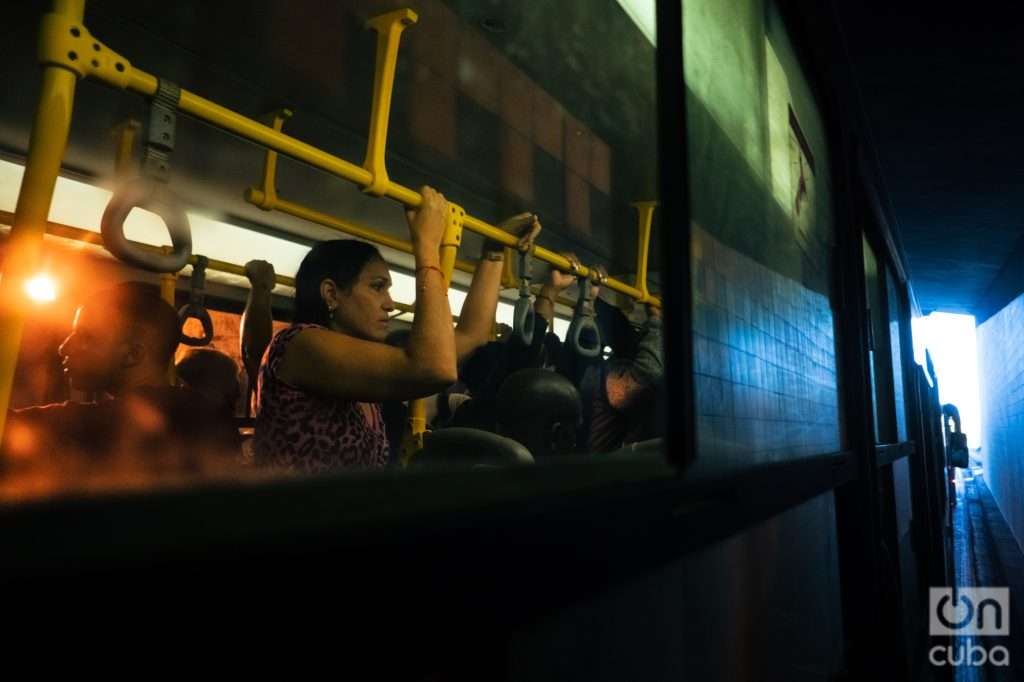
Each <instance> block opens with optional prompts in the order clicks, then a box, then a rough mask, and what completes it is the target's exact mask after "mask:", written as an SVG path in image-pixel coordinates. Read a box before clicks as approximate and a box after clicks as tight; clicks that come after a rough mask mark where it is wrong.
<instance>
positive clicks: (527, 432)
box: [498, 369, 581, 459]
mask: <svg viewBox="0 0 1024 682" xmlns="http://www.w3.org/2000/svg"><path fill="white" fill-rule="evenodd" d="M580 407H581V406H580V396H579V393H578V392H577V391H576V387H575V386H573V385H572V382H570V381H569V380H568V379H566V378H565V377H564V376H562V375H561V374H558V373H556V372H552V371H549V370H546V369H522V370H519V371H518V372H515V373H514V374H512V375H511V376H510V377H509V378H508V379H506V380H505V383H503V384H502V386H501V390H500V391H498V434H500V435H502V436H505V437H506V438H511V439H513V440H516V441H518V442H520V443H522V444H523V445H525V446H526V448H527V449H528V450H529V451H530V454H532V455H533V457H534V459H542V458H544V457H551V456H553V455H568V454H572V453H573V451H574V450H575V449H576V429H577V426H578V422H579V419H580V413H581V409H580Z"/></svg>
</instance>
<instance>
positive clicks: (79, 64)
mask: <svg viewBox="0 0 1024 682" xmlns="http://www.w3.org/2000/svg"><path fill="white" fill-rule="evenodd" d="M39 30H40V33H39V61H40V63H42V64H43V65H53V66H62V67H64V68H66V69H68V70H69V71H72V72H74V73H75V74H76V75H78V77H79V78H85V77H87V76H92V77H95V78H99V79H101V80H103V81H105V82H107V83H110V84H111V85H115V86H117V87H119V88H122V89H123V88H127V87H128V82H129V78H130V75H131V71H132V65H131V62H129V61H128V60H127V59H125V58H124V57H122V56H121V55H119V54H118V53H116V52H114V51H113V50H111V49H110V48H109V47H107V46H106V45H104V44H103V43H102V42H101V41H100V40H98V39H96V38H95V37H93V35H92V34H91V33H89V29H87V28H86V27H85V26H84V25H83V24H82V22H80V21H74V20H73V19H72V18H71V17H68V16H65V15H63V14H55V13H52V12H51V13H49V14H45V15H43V21H42V25H41V26H40V29H39Z"/></svg>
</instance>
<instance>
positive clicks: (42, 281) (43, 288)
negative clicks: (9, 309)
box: [25, 274, 57, 303]
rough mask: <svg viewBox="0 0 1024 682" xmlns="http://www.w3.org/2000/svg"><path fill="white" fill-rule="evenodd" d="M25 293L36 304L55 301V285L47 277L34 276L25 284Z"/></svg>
mask: <svg viewBox="0 0 1024 682" xmlns="http://www.w3.org/2000/svg"><path fill="white" fill-rule="evenodd" d="M25 293H26V294H28V297H29V298H31V299H32V300H33V301H35V302H36V303H50V302H52V301H55V300H57V283H56V282H54V281H53V278H52V277H50V276H49V275H44V274H40V275H36V276H35V277H33V278H32V279H29V280H27V281H26V282H25Z"/></svg>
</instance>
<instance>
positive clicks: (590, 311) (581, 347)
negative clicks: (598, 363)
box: [566, 279, 601, 358]
mask: <svg viewBox="0 0 1024 682" xmlns="http://www.w3.org/2000/svg"><path fill="white" fill-rule="evenodd" d="M579 288H580V294H579V298H578V299H577V301H576V310H575V312H574V313H573V316H572V322H570V323H569V331H568V333H567V334H566V340H567V341H568V342H569V344H570V345H571V347H572V349H573V351H575V352H576V354H577V355H580V356H581V357H584V358H596V357H598V356H599V355H600V354H601V330H600V329H599V328H598V326H597V317H596V314H595V312H594V295H593V288H592V287H591V283H590V280H589V279H581V280H580V283H579Z"/></svg>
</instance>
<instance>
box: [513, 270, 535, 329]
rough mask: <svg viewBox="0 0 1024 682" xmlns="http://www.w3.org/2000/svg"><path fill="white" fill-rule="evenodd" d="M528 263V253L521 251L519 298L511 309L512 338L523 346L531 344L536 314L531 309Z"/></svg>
mask: <svg viewBox="0 0 1024 682" xmlns="http://www.w3.org/2000/svg"><path fill="white" fill-rule="evenodd" d="M530 261H531V253H530V251H529V250H527V251H521V252H520V254H519V298H518V299H517V300H516V304H515V307H514V308H513V309H512V338H514V339H515V340H516V341H517V342H518V343H520V344H522V345H523V346H530V345H532V344H533V329H534V327H535V326H536V325H535V323H536V313H535V312H534V309H533V298H532V297H531V296H530V279H531V278H530V264H531V263H530Z"/></svg>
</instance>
